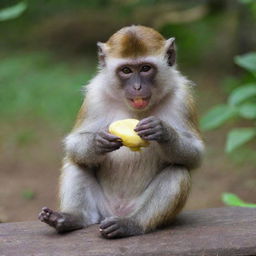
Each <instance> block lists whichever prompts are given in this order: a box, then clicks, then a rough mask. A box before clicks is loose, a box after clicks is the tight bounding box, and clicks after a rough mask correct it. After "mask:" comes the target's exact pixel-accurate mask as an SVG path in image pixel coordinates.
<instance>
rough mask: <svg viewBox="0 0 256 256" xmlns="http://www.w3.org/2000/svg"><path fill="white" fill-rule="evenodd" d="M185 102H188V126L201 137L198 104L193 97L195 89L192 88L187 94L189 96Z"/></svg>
mask: <svg viewBox="0 0 256 256" xmlns="http://www.w3.org/2000/svg"><path fill="white" fill-rule="evenodd" d="M185 102H186V111H187V118H186V120H187V124H188V127H189V128H190V129H191V130H192V131H193V132H194V133H195V134H196V135H197V136H198V138H201V132H200V130H199V121H198V115H197V109H196V104H195V100H194V97H193V91H192V90H191V89H190V90H189V93H188V94H187V98H186V99H185Z"/></svg>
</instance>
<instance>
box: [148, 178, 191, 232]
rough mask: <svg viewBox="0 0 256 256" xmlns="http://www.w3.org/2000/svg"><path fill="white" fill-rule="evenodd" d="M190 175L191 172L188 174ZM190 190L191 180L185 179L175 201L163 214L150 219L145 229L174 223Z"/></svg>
mask: <svg viewBox="0 0 256 256" xmlns="http://www.w3.org/2000/svg"><path fill="white" fill-rule="evenodd" d="M188 175H189V174H188ZM189 191H190V180H189V179H188V180H183V181H182V182H181V184H180V191H179V194H177V195H176V197H175V198H174V201H172V202H171V203H170V205H169V206H168V207H167V208H166V210H165V211H164V212H162V213H161V214H157V215H156V216H155V217H154V218H152V219H151V220H150V222H149V223H147V225H146V226H145V227H144V229H145V231H146V232H148V231H152V230H154V229H156V228H160V227H164V226H166V225H169V224H170V223H172V221H173V219H174V218H175V217H176V216H177V215H178V214H179V212H180V211H181V210H182V209H183V207H184V205H185V203H186V201H187V198H188V194H189Z"/></svg>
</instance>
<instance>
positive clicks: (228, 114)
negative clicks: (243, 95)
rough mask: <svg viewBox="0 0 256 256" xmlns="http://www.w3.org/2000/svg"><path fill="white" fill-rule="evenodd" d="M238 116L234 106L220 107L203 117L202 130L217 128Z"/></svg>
mask: <svg viewBox="0 0 256 256" xmlns="http://www.w3.org/2000/svg"><path fill="white" fill-rule="evenodd" d="M236 115H237V111H236V109H234V108H233V107H232V106H228V105H218V106H216V107H214V108H212V109H211V110H210V111H209V112H208V113H207V114H206V115H205V116H203V118H202V119H201V122H200V124H201V128H202V129H203V130H205V131H206V130H211V129H214V128H217V127H219V126H220V125H222V124H223V123H224V122H225V121H227V120H229V119H230V118H232V117H235V116H236Z"/></svg>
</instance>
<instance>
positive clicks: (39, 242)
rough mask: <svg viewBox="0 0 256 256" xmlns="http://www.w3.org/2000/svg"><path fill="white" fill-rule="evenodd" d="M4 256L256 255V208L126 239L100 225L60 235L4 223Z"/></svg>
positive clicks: (201, 213)
mask: <svg viewBox="0 0 256 256" xmlns="http://www.w3.org/2000/svg"><path fill="white" fill-rule="evenodd" d="M0 255H1V256H16V255H17V256H23V255H26V256H32V255H33V256H59V255H61V256H66V255H68V256H73V255H74V256H75V255H81V256H85V255H86V256H87V255H88V256H91V255H93V256H96V255H97V256H99V255H102V256H103V255H104V256H107V255H114V256H115V255H125V256H126V255H132V256H137V255H140V256H142V255H146V256H152V255H157V256H167V255H168V256H172V255H175V256H176V255H180V256H192V255H194V256H201V255H202V256H213V255H214V256H217V255H218V256H222V255H229V256H231V255H250V256H252V255H256V209H250V208H238V207H227V208H214V209H205V210H198V211H188V212H184V213H182V214H180V215H179V217H178V218H177V219H176V220H175V222H174V223H173V224H172V225H171V226H170V227H168V228H165V229H163V230H159V231H156V232H153V233H150V234H146V235H142V236H137V237H129V238H123V239H115V240H106V239H104V238H101V237H100V235H99V231H98V225H93V226H91V227H89V228H87V229H83V230H78V231H74V232H71V233H67V234H64V235H58V234H57V233H56V232H55V231H54V230H53V229H51V228H50V227H48V226H46V225H45V224H43V223H40V222H39V221H38V222H35V221H34V222H17V223H4V224H0Z"/></svg>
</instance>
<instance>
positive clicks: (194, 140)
mask: <svg viewBox="0 0 256 256" xmlns="http://www.w3.org/2000/svg"><path fill="white" fill-rule="evenodd" d="M135 130H136V132H137V133H138V134H139V135H140V136H141V137H142V138H143V139H145V140H149V141H150V140H151V141H157V142H158V143H159V146H160V151H161V152H160V153H161V156H162V157H163V159H164V160H165V161H167V162H169V163H171V164H179V165H184V166H186V167H187V168H188V169H193V168H196V167H198V166H199V165H200V163H201V158H202V153H203V148H204V146H203V142H202V140H200V138H199V137H198V136H197V135H196V134H195V133H194V132H193V131H190V130H187V131H179V130H177V129H174V128H173V127H171V125H169V124H167V123H166V122H163V121H161V120H159V119H158V118H156V117H148V118H145V119H143V120H142V121H141V122H140V123H139V124H138V126H137V127H136V129H135Z"/></svg>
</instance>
